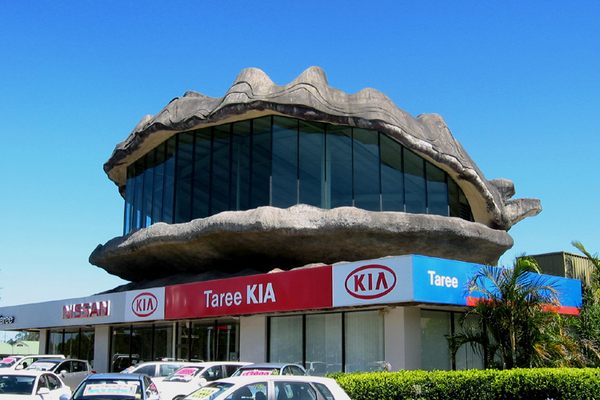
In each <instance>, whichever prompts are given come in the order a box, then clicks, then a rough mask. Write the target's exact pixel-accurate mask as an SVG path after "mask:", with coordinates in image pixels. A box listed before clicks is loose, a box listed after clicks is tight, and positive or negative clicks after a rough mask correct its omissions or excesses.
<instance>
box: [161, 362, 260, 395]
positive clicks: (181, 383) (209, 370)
mask: <svg viewBox="0 0 600 400" xmlns="http://www.w3.org/2000/svg"><path fill="white" fill-rule="evenodd" d="M247 364H249V363H244V362H238V361H215V362H202V363H193V364H190V365H187V366H185V367H183V368H180V369H178V370H177V371H175V372H174V373H173V374H171V375H169V376H167V377H166V378H165V379H163V380H162V381H158V382H156V385H157V387H158V391H159V393H160V398H161V400H180V399H183V398H184V397H185V396H186V395H187V394H189V393H191V392H193V391H194V390H196V389H198V388H199V387H201V386H204V385H206V384H207V383H208V382H212V381H215V380H217V379H222V378H226V377H228V376H231V375H232V374H233V373H234V372H235V371H236V370H237V369H238V368H240V367H242V366H244V365H247Z"/></svg>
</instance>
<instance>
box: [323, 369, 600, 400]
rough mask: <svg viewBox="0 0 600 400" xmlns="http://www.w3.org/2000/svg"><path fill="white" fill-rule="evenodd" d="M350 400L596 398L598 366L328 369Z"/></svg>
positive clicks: (599, 385) (599, 395)
mask: <svg viewBox="0 0 600 400" xmlns="http://www.w3.org/2000/svg"><path fill="white" fill-rule="evenodd" d="M331 376H332V377H333V378H334V379H336V380H337V382H338V383H339V384H340V386H341V387H342V388H344V390H345V391H346V392H347V393H348V395H349V396H350V398H352V399H353V400H402V399H407V400H408V399H411V400H425V399H427V400H456V399H461V400H498V399H506V400H509V399H510V400H513V399H514V400H519V399H523V400H550V399H552V400H559V399H561V400H583V399H600V370H599V369H592V368H584V369H575V368H559V369H551V368H535V369H512V370H503V371H499V370H467V371H433V372H426V371H399V372H370V373H353V374H334V375H331Z"/></svg>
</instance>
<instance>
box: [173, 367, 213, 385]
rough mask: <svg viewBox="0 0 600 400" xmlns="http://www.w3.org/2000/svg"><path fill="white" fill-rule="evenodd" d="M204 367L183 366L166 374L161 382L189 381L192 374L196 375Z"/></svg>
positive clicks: (192, 376)
mask: <svg viewBox="0 0 600 400" xmlns="http://www.w3.org/2000/svg"><path fill="white" fill-rule="evenodd" d="M203 369H204V368H201V367H183V368H179V369H178V370H177V371H175V372H173V373H172V374H171V375H169V376H167V377H166V378H165V379H164V381H163V382H189V381H191V380H192V379H193V378H194V376H196V375H198V374H199V373H200V372H201V371H202V370H203Z"/></svg>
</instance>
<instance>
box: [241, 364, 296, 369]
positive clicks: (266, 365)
mask: <svg viewBox="0 0 600 400" xmlns="http://www.w3.org/2000/svg"><path fill="white" fill-rule="evenodd" d="M288 365H294V366H296V367H300V368H302V369H304V368H303V367H302V366H301V365H298V364H294V363H255V364H248V365H245V366H244V367H242V368H283V367H287V366H288Z"/></svg>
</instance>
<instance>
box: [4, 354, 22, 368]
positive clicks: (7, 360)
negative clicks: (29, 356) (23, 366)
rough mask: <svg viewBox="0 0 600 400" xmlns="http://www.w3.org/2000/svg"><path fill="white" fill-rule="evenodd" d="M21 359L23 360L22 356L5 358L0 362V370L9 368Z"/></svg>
mask: <svg viewBox="0 0 600 400" xmlns="http://www.w3.org/2000/svg"><path fill="white" fill-rule="evenodd" d="M21 358H23V356H6V357H4V358H3V359H2V360H0V368H10V367H12V366H13V365H15V363H16V362H17V361H19V360H20V359H21ZM11 369H12V368H11Z"/></svg>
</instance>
